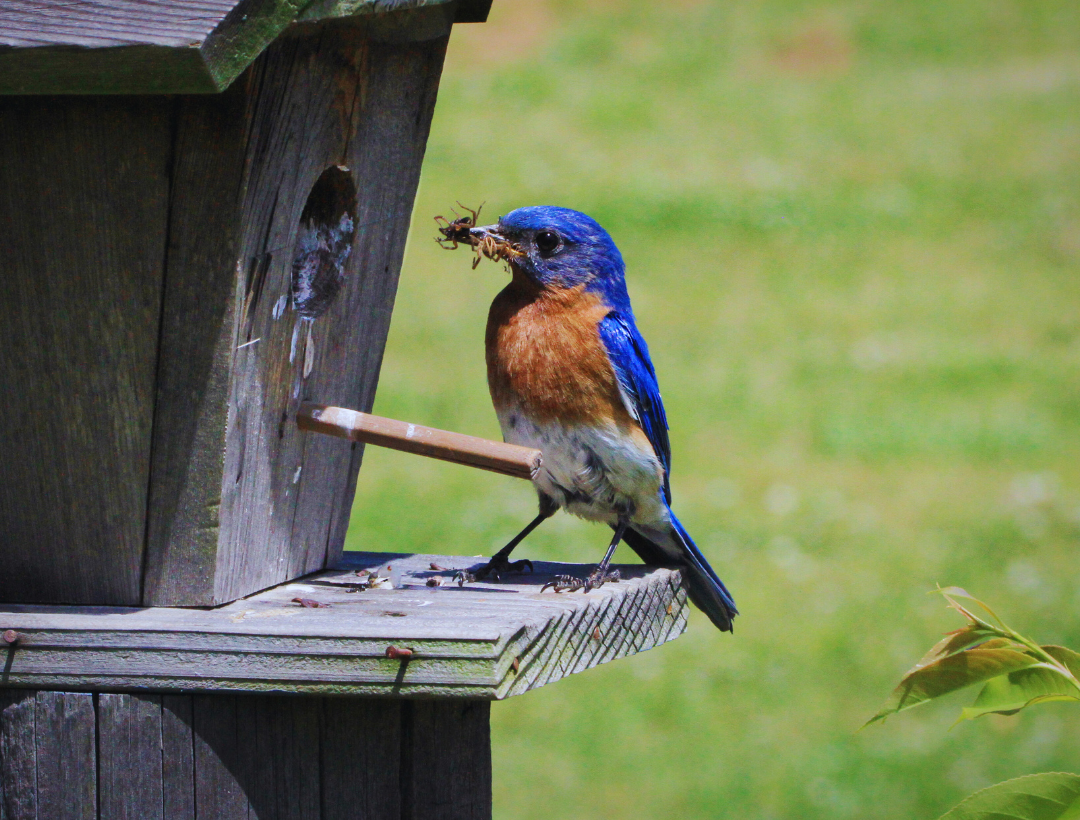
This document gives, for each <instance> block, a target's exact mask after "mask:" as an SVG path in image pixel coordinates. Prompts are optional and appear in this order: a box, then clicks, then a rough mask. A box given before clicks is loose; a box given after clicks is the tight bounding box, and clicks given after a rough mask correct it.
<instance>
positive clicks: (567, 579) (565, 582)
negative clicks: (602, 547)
mask: <svg viewBox="0 0 1080 820" xmlns="http://www.w3.org/2000/svg"><path fill="white" fill-rule="evenodd" d="M620 580H622V575H621V574H620V573H619V571H618V570H617V569H613V570H611V572H605V571H603V570H601V569H600V567H597V568H596V569H594V570H593V571H592V572H591V573H589V577H588V578H585V579H581V578H578V577H577V576H576V575H556V576H555V579H554V580H552V581H548V582H547V583H546V584H544V585H543V586H542V587H540V591H541V592H543V591H544V590H546V589H547V588H548V587H551V589H552V591H554V592H577V591H578V590H579V589H580V590H582V592H583V593H585V592H588V591H589V590H591V589H599V588H600V587H602V586H603V585H604V584H606V583H609V582H610V583H616V582H618V581H620Z"/></svg>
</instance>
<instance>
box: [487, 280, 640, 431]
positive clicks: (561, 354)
mask: <svg viewBox="0 0 1080 820" xmlns="http://www.w3.org/2000/svg"><path fill="white" fill-rule="evenodd" d="M607 313H608V308H607V307H605V306H604V304H603V303H602V301H601V300H600V297H599V296H597V295H596V294H594V293H588V292H586V291H585V289H584V286H582V287H577V288H566V289H560V290H550V289H545V288H539V287H537V286H536V285H535V284H533V283H532V282H530V281H529V280H528V279H527V278H526V277H525V276H524V275H523V274H521V273H520V272H518V271H514V277H513V280H512V281H511V283H510V284H509V285H507V286H506V288H504V289H503V291H502V292H501V293H500V294H499V295H498V296H497V297H495V301H494V302H493V303H492V305H491V311H490V313H489V314H488V325H487V338H486V340H485V341H486V348H487V368H488V386H489V387H490V388H491V399H492V401H493V402H494V403H495V406H496V407H508V406H515V405H516V406H518V407H520V408H521V410H522V411H524V412H525V413H526V414H527V415H528V416H529V417H530V418H532V419H533V420H534V421H536V422H539V423H545V422H550V421H560V422H562V423H564V424H580V423H589V422H593V421H599V420H605V421H606V420H612V421H615V422H616V423H618V424H619V425H620V426H636V425H635V424H634V423H633V421H632V420H631V418H630V415H629V413H627V411H626V407H625V406H624V405H623V403H622V399H621V398H620V396H619V385H618V382H617V380H616V378H615V371H614V369H613V368H612V366H611V362H610V361H608V357H607V351H606V350H604V346H603V343H602V342H601V341H600V336H599V334H598V333H597V330H596V326H597V324H599V322H600V320H602V319H603V318H604V316H606V315H607Z"/></svg>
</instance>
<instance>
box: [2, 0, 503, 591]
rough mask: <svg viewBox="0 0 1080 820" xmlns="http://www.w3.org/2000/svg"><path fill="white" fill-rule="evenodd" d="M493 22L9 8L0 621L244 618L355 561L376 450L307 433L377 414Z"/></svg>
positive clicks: (246, 3)
mask: <svg viewBox="0 0 1080 820" xmlns="http://www.w3.org/2000/svg"><path fill="white" fill-rule="evenodd" d="M488 5H490V0H488V2H487V3H485V2H483V0H480V2H472V3H470V2H443V3H438V2H435V3H425V4H416V3H406V2H378V3H376V2H371V1H370V0H355V1H354V2H342V1H338V2H314V3H310V4H307V5H305V4H304V3H297V2H292V0H241V1H240V2H237V0H200V2H184V3H173V2H164V1H162V2H147V1H146V0H112V1H111V2H84V3H77V4H72V3H68V2H64V1H62V0H33V2H29V0H25V1H24V0H3V2H0V266H2V269H0V384H2V385H3V386H4V395H5V402H4V403H5V407H6V423H5V424H4V425H2V426H0V459H2V461H3V468H2V470H0V601H21V602H41V603H45V602H48V603H68V604H114V605H198V604H202V605H206V604H219V603H223V602H226V601H231V600H234V599H236V598H239V597H241V596H243V595H247V594H249V593H251V592H254V591H256V590H260V589H264V588H266V587H269V586H271V585H273V584H277V583H281V582H282V581H286V580H288V579H290V578H295V577H297V576H299V575H302V574H304V573H308V572H311V571H313V570H317V569H321V568H323V567H324V566H327V565H328V564H330V563H333V561H334V560H335V559H336V558H337V557H338V556H339V554H340V552H341V548H342V541H343V537H344V534H345V529H346V526H347V523H348V519H349V507H350V504H351V498H352V493H353V488H354V484H355V480H356V474H357V470H358V468H359V465H360V454H361V451H360V450H359V448H357V447H354V448H352V449H351V450H350V449H348V447H344V448H343V447H342V446H340V444H338V443H336V442H328V441H324V440H322V439H321V438H313V437H310V436H305V435H303V434H302V433H300V431H298V430H297V429H296V426H295V424H294V423H293V416H294V415H295V410H296V408H297V406H298V405H299V403H300V402H302V401H304V400H305V399H307V398H311V397H317V398H318V400H319V401H322V402H326V403H332V404H340V405H343V406H346V407H351V408H358V409H369V408H370V405H371V402H372V399H373V397H374V394H375V384H376V380H377V376H378V370H379V363H380V360H381V357H382V352H383V345H384V342H385V339H386V334H387V328H388V324H389V321H390V311H391V307H392V305H393V301H394V292H395V288H396V284H397V278H398V270H399V267H400V265H401V258H402V253H403V251H404V246H405V237H406V232H407V229H408V225H409V218H410V212H411V209H412V204H413V197H414V194H415V191H416V185H417V180H418V178H419V173H420V164H421V160H422V158H423V155H424V146H425V141H426V139H427V134H428V128H429V125H430V122H431V114H432V108H433V106H434V104H435V96H436V91H437V89H438V84H439V75H440V71H441V67H442V61H443V55H444V53H445V49H446V45H447V38H448V35H449V31H450V26H451V24H452V23H453V22H454V21H455V20H456V21H461V20H478V19H483V18H484V17H485V16H486V13H487V9H486V6H488ZM414 6H415V7H414ZM399 7H400V8H399Z"/></svg>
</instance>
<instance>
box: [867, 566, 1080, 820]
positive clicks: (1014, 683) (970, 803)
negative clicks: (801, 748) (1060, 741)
mask: <svg viewBox="0 0 1080 820" xmlns="http://www.w3.org/2000/svg"><path fill="white" fill-rule="evenodd" d="M938 592H940V593H941V594H942V595H943V596H944V597H945V600H946V601H948V602H949V606H950V607H952V608H953V609H955V610H956V611H957V612H959V613H960V614H961V615H963V616H964V618H965V619H966V620H967V624H965V625H964V626H963V627H962V628H961V629H957V630H955V631H954V632H950V633H948V634H947V635H945V637H944V638H942V639H941V640H940V641H939V642H938V643H937V644H936V645H935V646H934V647H933V648H932V649H931V650H930V651H929V652H927V653H926V655H924V656H923V658H922V659H921V660H920V661H919V662H918V663H917V664H915V666H913V667H912V668H911V669H910V670H909V671H908V672H907V674H905V675H904V677H903V679H902V680H901V681H900V684H899V685H898V686H897V687H896V688H895V689H894V690H893V693H892V695H891V696H890V697H889V700H888V701H887V702H886V703H885V705H884V706H882V708H881V709H880V710H879V711H878V713H877V714H876V715H874V716H873V717H872V718H870V720H868V721H867V722H866V723H865V724H864V726H869V725H870V724H871V723H875V722H877V721H884V720H885V718H887V717H888V716H889V715H894V714H896V713H897V712H902V711H904V710H905V709H911V708H913V707H915V706H918V705H920V704H923V703H927V702H928V701H931V700H934V699H935V698H940V697H943V696H944V695H949V694H952V693H953V692H957V691H959V690H961V689H966V688H967V687H969V686H974V685H975V684H979V683H981V684H982V689H981V690H980V691H979V694H978V696H977V697H976V698H975V702H974V703H972V705H971V706H969V707H967V708H965V709H964V710H963V711H962V712H961V714H960V717H959V718H958V721H957V722H959V721H960V720H973V719H975V718H977V717H982V716H983V715H989V714H998V715H1014V714H1016V713H1017V712H1019V711H1020V710H1021V709H1026V708H1027V707H1029V706H1034V705H1035V704H1037V703H1048V702H1050V701H1074V702H1080V680H1078V678H1080V653H1077V652H1074V651H1073V650H1071V649H1066V648H1065V647H1064V646H1053V645H1043V646H1041V645H1039V644H1037V643H1036V642H1035V641H1033V640H1031V639H1030V638H1027V637H1025V636H1023V635H1021V634H1020V633H1019V632H1017V631H1016V630H1015V629H1013V628H1012V627H1010V626H1009V625H1008V624H1006V623H1005V622H1004V621H1002V620H1001V618H999V617H998V615H997V613H996V612H994V611H993V610H992V609H990V607H988V606H987V605H986V604H984V603H983V602H982V601H980V600H979V599H978V598H975V597H974V596H973V595H971V594H969V593H968V592H966V591H965V590H963V589H960V588H959V587H947V588H946V589H939V590H938ZM980 610H981V612H983V613H985V615H983V614H980ZM1004 817H1008V818H1011V820H1080V775H1076V774H1069V773H1065V772H1045V773H1043V774H1034V775H1028V776H1026V777H1017V778H1015V779H1013V780H1006V781H1005V782H1004V783H998V784H997V785H995V786H990V787H989V788H986V789H983V790H982V791H979V792H976V793H975V794H973V795H971V796H970V797H968V798H966V799H965V800H963V801H962V802H961V803H960V804H959V805H958V806H956V808H954V809H952V810H951V811H949V812H946V813H945V814H944V815H943V816H942V817H941V818H939V820H1000V818H1004Z"/></svg>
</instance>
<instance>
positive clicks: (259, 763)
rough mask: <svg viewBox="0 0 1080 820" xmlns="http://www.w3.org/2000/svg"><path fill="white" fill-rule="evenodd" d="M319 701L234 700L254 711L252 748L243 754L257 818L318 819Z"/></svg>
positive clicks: (275, 698) (280, 819) (277, 698)
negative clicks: (246, 757)
mask: <svg viewBox="0 0 1080 820" xmlns="http://www.w3.org/2000/svg"><path fill="white" fill-rule="evenodd" d="M319 701H320V699H319V698H292V697H243V698H240V703H241V704H242V705H243V706H246V707H248V708H249V709H250V710H252V711H253V712H254V720H253V726H254V729H255V745H254V748H252V749H250V750H249V752H248V754H249V755H250V757H251V758H252V760H253V761H255V765H254V766H253V767H252V769H251V774H252V780H251V784H250V785H251V795H252V801H251V802H252V805H253V806H254V808H255V814H256V816H257V817H258V818H259V820H320V817H319V815H320V782H319V781H320V772H319V766H320V757H319V718H320V711H321V710H320V708H319V707H320V703H319ZM358 774H359V773H358ZM360 776H363V775H360Z"/></svg>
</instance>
